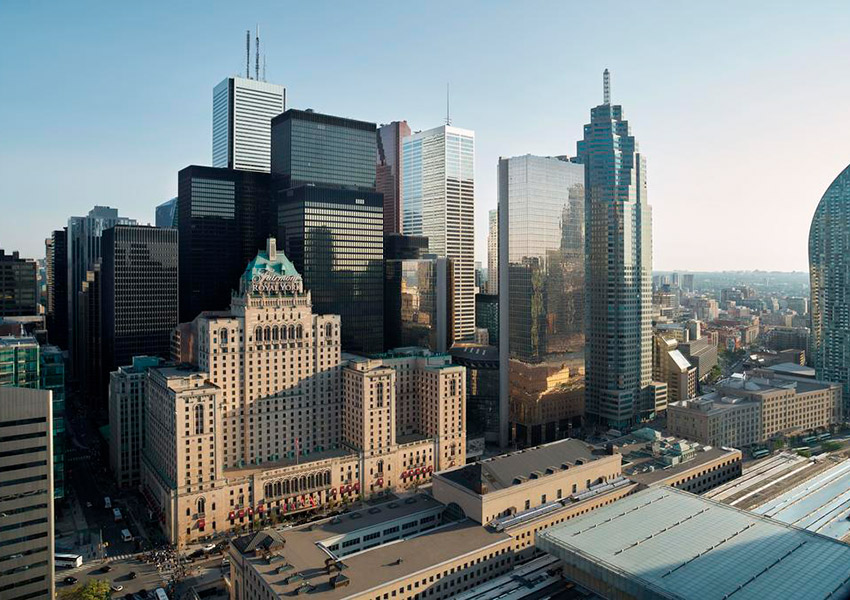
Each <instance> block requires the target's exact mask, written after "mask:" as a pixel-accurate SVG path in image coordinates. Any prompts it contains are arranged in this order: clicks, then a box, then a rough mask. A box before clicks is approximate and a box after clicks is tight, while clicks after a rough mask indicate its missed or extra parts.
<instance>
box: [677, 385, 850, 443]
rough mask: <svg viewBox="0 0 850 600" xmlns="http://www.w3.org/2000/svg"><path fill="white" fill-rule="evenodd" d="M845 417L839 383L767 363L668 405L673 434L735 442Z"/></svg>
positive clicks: (755, 440)
mask: <svg viewBox="0 0 850 600" xmlns="http://www.w3.org/2000/svg"><path fill="white" fill-rule="evenodd" d="M842 419H843V410H842V404H841V386H840V385H838V384H834V383H827V382H822V381H813V380H810V379H803V378H796V377H789V376H783V375H779V374H778V373H775V372H773V371H770V370H767V369H764V370H755V371H751V372H748V373H746V374H744V375H735V376H732V377H731V378H729V379H726V380H723V381H721V382H719V383H718V384H717V386H716V389H715V391H713V392H711V393H709V394H706V395H704V396H700V397H698V398H694V399H692V400H684V401H682V402H673V403H671V404H670V405H669V406H668V407H667V427H668V429H669V431H670V433H671V434H672V435H675V436H680V437H684V438H687V439H691V440H695V441H698V442H701V443H703V444H710V445H713V446H732V447H736V448H746V447H748V446H751V445H753V444H759V443H762V442H764V441H766V440H769V439H771V438H777V437H783V436H787V435H793V434H796V433H800V432H804V431H810V430H815V429H829V428H830V427H832V426H834V425H838V424H839V423H841V421H842Z"/></svg>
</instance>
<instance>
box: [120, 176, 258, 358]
mask: <svg viewBox="0 0 850 600" xmlns="http://www.w3.org/2000/svg"><path fill="white" fill-rule="evenodd" d="M274 226H275V223H274V218H273V216H272V211H271V203H270V191H269V175H268V174H267V173H252V172H249V171H239V170H234V169H217V168H214V167H199V166H194V165H193V166H189V167H186V168H185V169H183V170H182V171H180V173H178V176H177V231H178V234H179V235H178V246H179V278H180V288H179V289H180V322H187V321H191V320H192V319H194V318H195V317H196V316H198V314H199V313H200V312H201V311H204V310H224V309H226V308H227V307H228V306H229V305H230V292H231V291H232V290H233V288H234V286H235V285H236V283H235V282H237V281H238V280H239V275H240V274H241V273H242V269H243V268H244V266H245V264H246V263H247V262H248V261H249V260H251V258H252V257H253V256H254V255H256V253H257V250H258V249H260V248H263V247H264V245H265V239H266V237H267V236H268V235H269V233H270V232H271V231H273V229H274ZM125 364H126V363H125Z"/></svg>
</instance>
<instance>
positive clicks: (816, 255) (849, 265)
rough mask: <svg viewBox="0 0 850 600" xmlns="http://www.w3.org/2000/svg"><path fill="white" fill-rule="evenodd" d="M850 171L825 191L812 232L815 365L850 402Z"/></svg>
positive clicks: (811, 261) (813, 350) (813, 359)
mask: <svg viewBox="0 0 850 600" xmlns="http://www.w3.org/2000/svg"><path fill="white" fill-rule="evenodd" d="M848 270H850V166H848V167H847V168H846V169H844V170H843V171H842V172H841V174H840V175H838V177H836V178H835V181H833V182H832V185H830V186H829V188H828V189H827V190H826V193H825V194H824V195H823V198H821V201H820V204H818V207H817V209H816V210H815V216H814V217H813V218H812V226H811V229H810V230H809V275H810V277H811V288H812V304H811V315H812V342H811V350H812V361H813V363H814V367H815V372H816V374H817V378H818V379H821V380H824V381H834V382H836V383H840V384H841V386H842V388H843V391H844V405H845V414H846V410H847V406H848V402H850V279H848V277H847V273H848Z"/></svg>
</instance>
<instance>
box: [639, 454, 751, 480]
mask: <svg viewBox="0 0 850 600" xmlns="http://www.w3.org/2000/svg"><path fill="white" fill-rule="evenodd" d="M737 452H738V450H736V449H734V448H723V447H716V446H698V449H697V451H696V454H695V455H694V457H693V458H692V459H690V460H686V461H684V462H680V463H678V464H675V465H664V464H662V463H661V462H660V461H659V458H658V457H647V458H645V459H636V460H633V461H632V459H631V455H630V454H629V455H626V456H624V458H623V461H624V463H625V461H626V460H629V461H630V464H628V465H626V464H623V475H626V476H628V478H629V479H631V480H633V481H637V482H640V483H643V484H646V485H652V484H653V483H656V482H658V481H661V480H663V479H667V478H668V477H670V476H672V475H674V474H676V473H678V472H681V471H687V470H689V469H694V468H696V467H699V466H701V465H704V464H708V463H710V462H712V461H715V460H717V459H719V458H722V457H724V456H732V455H733V454H736V453H737ZM650 467H654V470H648V469H649V468H650Z"/></svg>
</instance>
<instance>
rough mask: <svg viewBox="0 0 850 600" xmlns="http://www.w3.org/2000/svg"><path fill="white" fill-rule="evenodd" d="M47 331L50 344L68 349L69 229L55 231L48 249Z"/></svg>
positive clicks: (46, 255) (46, 259)
mask: <svg viewBox="0 0 850 600" xmlns="http://www.w3.org/2000/svg"><path fill="white" fill-rule="evenodd" d="M45 250H46V253H45V263H46V267H47V268H46V274H47V310H46V313H47V331H48V335H49V339H50V342H51V343H52V344H56V345H57V346H59V347H60V348H63V349H67V348H68V229H67V228H64V227H63V228H62V229H57V230H56V231H54V232H53V233H52V234H51V236H50V245H49V248H46V249H45Z"/></svg>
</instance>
